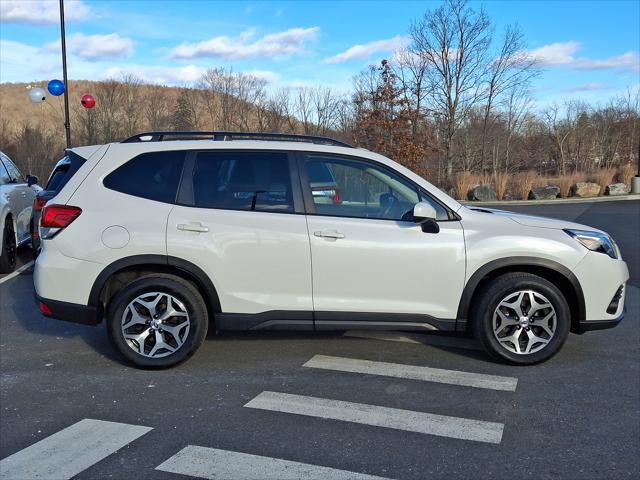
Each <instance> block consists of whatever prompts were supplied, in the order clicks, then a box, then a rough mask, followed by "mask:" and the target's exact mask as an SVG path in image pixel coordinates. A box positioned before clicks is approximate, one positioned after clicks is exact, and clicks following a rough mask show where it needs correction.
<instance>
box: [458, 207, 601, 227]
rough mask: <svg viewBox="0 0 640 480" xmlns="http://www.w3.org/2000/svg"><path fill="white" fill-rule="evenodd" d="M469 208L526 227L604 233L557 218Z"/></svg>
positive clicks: (492, 209)
mask: <svg viewBox="0 0 640 480" xmlns="http://www.w3.org/2000/svg"><path fill="white" fill-rule="evenodd" d="M468 208H470V209H471V210H473V211H475V212H484V213H487V214H491V215H500V216H503V217H508V218H510V219H511V220H513V221H514V222H516V223H519V224H520V225H524V226H526V227H538V228H552V229H555V230H562V229H565V228H571V229H575V230H590V231H595V232H602V230H599V229H597V228H593V227H589V226H587V225H582V224H580V223H574V222H568V221H566V220H557V219H555V218H547V217H537V216H535V215H525V214H523V213H515V212H509V211H506V210H497V209H494V208H484V207H468ZM602 233H606V232H602Z"/></svg>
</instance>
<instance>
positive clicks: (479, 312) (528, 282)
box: [471, 273, 571, 365]
mask: <svg viewBox="0 0 640 480" xmlns="http://www.w3.org/2000/svg"><path fill="white" fill-rule="evenodd" d="M525 290H526V291H533V292H535V293H536V294H540V295H543V296H544V297H546V299H547V300H548V301H549V303H551V305H552V306H553V308H554V309H555V313H556V324H555V332H554V334H553V336H551V339H550V340H549V341H548V343H547V344H546V345H544V346H542V343H537V344H533V342H532V350H533V349H534V348H533V347H534V346H535V347H539V346H542V348H541V349H540V350H538V351H535V352H533V353H514V352H512V351H510V350H509V349H508V348H507V347H505V346H503V344H502V343H500V342H499V341H498V340H497V339H496V336H495V335H494V330H493V315H494V312H495V311H496V309H497V308H498V305H499V304H500V303H501V302H502V301H503V300H504V299H506V298H508V297H509V295H511V294H514V293H516V292H519V291H525ZM471 308H472V314H471V325H472V329H473V334H474V336H475V337H476V339H477V340H478V341H479V342H480V343H481V344H482V346H483V347H484V349H485V350H486V352H487V353H488V354H489V355H490V356H491V357H492V358H494V359H496V360H499V361H501V362H505V363H510V364H512V365H533V364H536V363H540V362H544V361H545V360H548V359H549V358H551V357H552V356H553V355H555V354H556V353H557V352H558V351H559V350H560V348H561V347H562V345H563V344H564V342H565V341H566V340H567V336H568V335H569V327H570V325H571V311H570V310H569V306H568V305H567V301H566V299H565V298H564V295H563V294H562V292H561V291H560V290H559V289H558V288H557V287H556V286H555V285H554V284H552V283H551V282H549V281H548V280H545V279H544V278H541V277H538V276H537V275H533V274H530V273H508V274H505V275H501V276H499V277H497V278H495V279H493V280H491V281H490V282H489V283H488V284H487V285H486V286H485V287H484V288H483V289H482V291H480V292H479V295H478V297H477V299H476V300H475V301H474V304H473V305H472V306H471ZM546 311H549V310H545V311H544V312H546ZM532 325H534V326H535V321H534V322H533V323H532ZM508 328H510V329H512V330H510V331H513V332H515V329H520V328H525V330H526V329H529V328H530V329H531V330H532V331H533V330H534V328H533V327H521V326H519V325H518V326H513V327H508ZM539 332H542V331H541V330H540V327H538V326H535V333H536V335H537V334H538V333H539ZM523 333H525V334H526V335H528V330H527V331H524V332H523ZM498 335H504V334H502V333H498ZM541 335H545V336H546V334H545V333H541ZM501 338H502V337H501ZM522 338H523V339H527V338H528V337H527V336H523V337H522ZM507 345H509V346H511V347H512V348H514V349H515V345H514V344H513V343H511V344H509V343H507Z"/></svg>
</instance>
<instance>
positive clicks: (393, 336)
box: [343, 330, 482, 350]
mask: <svg viewBox="0 0 640 480" xmlns="http://www.w3.org/2000/svg"><path fill="white" fill-rule="evenodd" d="M343 336H344V337H353V338H365V339H368V340H383V341H386V342H402V343H415V344H422V345H431V346H434V347H446V348H462V349H467V350H482V347H481V346H480V345H479V344H478V342H476V341H475V340H472V339H470V338H458V337H442V336H439V335H429V334H419V333H399V332H398V333H395V332H376V331H355V330H354V331H348V332H345V333H344V335H343Z"/></svg>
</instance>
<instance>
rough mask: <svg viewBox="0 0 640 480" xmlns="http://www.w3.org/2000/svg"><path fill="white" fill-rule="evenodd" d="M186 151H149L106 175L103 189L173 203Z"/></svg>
mask: <svg viewBox="0 0 640 480" xmlns="http://www.w3.org/2000/svg"><path fill="white" fill-rule="evenodd" d="M184 158H185V152H180V151H174V152H149V153H143V154H142V155H138V156H137V157H134V158H132V159H131V160H129V161H128V162H127V163H125V164H124V165H121V166H120V167H118V168H117V169H116V170H114V171H113V172H111V173H110V174H109V175H107V176H106V177H105V179H104V182H103V183H104V186H105V187H107V188H109V189H111V190H115V191H117V192H121V193H125V194H127V195H133V196H134V197H141V198H146V199H148V200H155V201H157V202H164V203H174V202H175V199H176V194H177V191H178V184H179V182H180V175H181V174H182V167H183V164H184Z"/></svg>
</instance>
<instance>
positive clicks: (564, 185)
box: [551, 172, 587, 198]
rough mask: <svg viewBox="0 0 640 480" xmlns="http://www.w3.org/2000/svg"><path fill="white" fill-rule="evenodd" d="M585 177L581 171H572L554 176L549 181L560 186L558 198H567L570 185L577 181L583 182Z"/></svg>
mask: <svg viewBox="0 0 640 480" xmlns="http://www.w3.org/2000/svg"><path fill="white" fill-rule="evenodd" d="M586 178H587V177H586V175H585V174H584V173H582V172H573V173H569V174H568V175H562V176H560V177H558V178H554V179H553V181H552V182H551V183H553V184H555V185H558V186H559V187H560V198H567V197H568V196H569V195H570V193H571V187H572V186H573V185H575V184H576V183H578V182H584V181H585V180H586Z"/></svg>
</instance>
